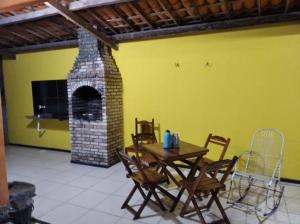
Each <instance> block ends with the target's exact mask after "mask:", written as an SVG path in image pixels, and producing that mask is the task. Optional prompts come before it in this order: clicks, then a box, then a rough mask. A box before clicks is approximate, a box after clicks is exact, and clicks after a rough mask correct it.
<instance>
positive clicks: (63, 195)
mask: <svg viewBox="0 0 300 224" xmlns="http://www.w3.org/2000/svg"><path fill="white" fill-rule="evenodd" d="M81 192H83V189H81V188H77V187H72V186H67V185H63V186H61V187H59V188H57V189H55V190H53V191H51V192H49V193H48V194H47V195H46V197H47V198H51V199H54V200H57V201H68V200H71V199H72V198H74V197H75V196H77V195H79V194H80V193H81Z"/></svg>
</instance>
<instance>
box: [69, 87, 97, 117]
mask: <svg viewBox="0 0 300 224" xmlns="http://www.w3.org/2000/svg"><path fill="white" fill-rule="evenodd" d="M72 105H73V109H72V113H73V117H74V119H78V120H86V121H95V120H102V106H101V95H100V94H99V93H98V91H97V90H96V89H94V88H92V87H90V86H82V87H79V88H78V89H77V90H76V91H75V92H74V93H73V95H72Z"/></svg>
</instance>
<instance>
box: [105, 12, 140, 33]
mask: <svg viewBox="0 0 300 224" xmlns="http://www.w3.org/2000/svg"><path fill="white" fill-rule="evenodd" d="M110 9H111V10H112V11H113V12H114V13H115V14H116V15H117V16H118V17H120V18H121V19H122V21H123V22H124V23H125V24H126V25H127V26H128V27H129V28H130V29H131V30H135V28H134V27H135V25H134V24H133V23H132V22H131V21H130V20H128V19H127V18H126V17H125V16H124V15H123V13H122V12H121V11H120V10H119V8H117V7H116V6H110Z"/></svg>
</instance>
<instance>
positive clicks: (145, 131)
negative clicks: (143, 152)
mask: <svg viewBox="0 0 300 224" xmlns="http://www.w3.org/2000/svg"><path fill="white" fill-rule="evenodd" d="M135 135H140V136H143V137H144V140H147V139H149V140H151V141H152V142H157V140H156V136H155V126H154V119H152V120H151V121H146V120H140V121H139V120H138V119H137V118H135Z"/></svg>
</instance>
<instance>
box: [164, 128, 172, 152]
mask: <svg viewBox="0 0 300 224" xmlns="http://www.w3.org/2000/svg"><path fill="white" fill-rule="evenodd" d="M171 144H172V135H171V132H170V131H169V130H166V131H165V133H164V142H163V147H164V149H170V148H171Z"/></svg>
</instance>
